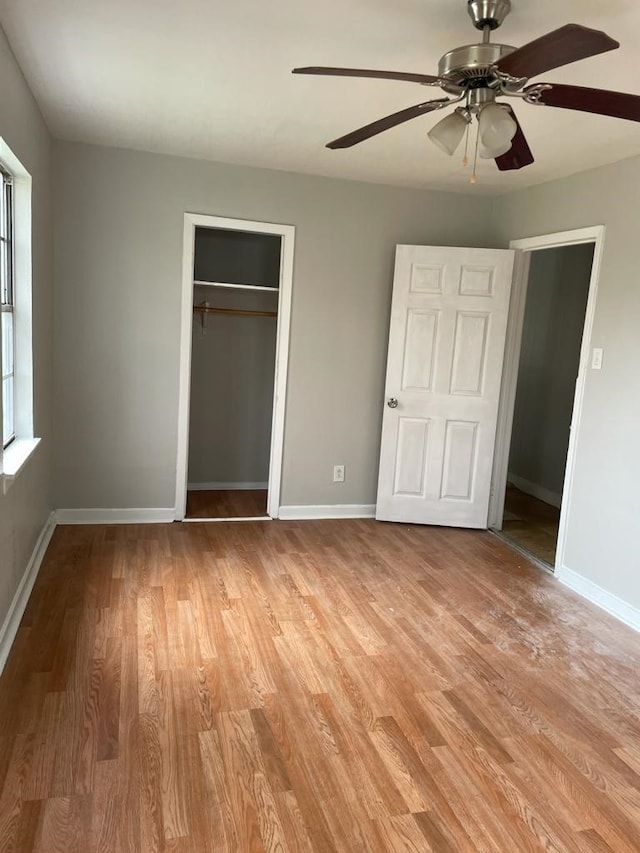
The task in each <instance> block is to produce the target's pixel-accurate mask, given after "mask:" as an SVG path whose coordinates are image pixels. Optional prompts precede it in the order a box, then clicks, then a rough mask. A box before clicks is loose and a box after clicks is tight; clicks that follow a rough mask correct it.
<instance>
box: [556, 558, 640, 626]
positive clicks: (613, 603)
mask: <svg viewBox="0 0 640 853" xmlns="http://www.w3.org/2000/svg"><path fill="white" fill-rule="evenodd" d="M556 577H557V578H558V580H559V581H560V583H562V584H564V585H565V586H568V587H569V589H572V590H573V591H574V592H577V593H578V595H581V596H582V597H583V598H586V599H587V600H588V601H590V602H592V604H597V605H598V607H601V608H602V609H603V610H606V611H607V613H610V614H611V616H615V617H616V619H619V620H620V621H621V622H624V623H625V625H629V627H630V628H634V629H635V630H636V631H640V610H638V609H637V608H635V607H632V605H631V604H628V603H627V602H626V601H623V600H622V599H621V598H618V596H617V595H614V594H613V593H611V592H607V590H606V589H602V587H601V586H598V584H595V583H593V581H590V580H588V579H587V578H585V577H583V575H579V574H578V573H577V572H574V571H573V570H572V569H568V568H567V567H566V566H561V567H560V568H559V569H556Z"/></svg>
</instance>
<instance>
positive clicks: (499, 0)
mask: <svg viewBox="0 0 640 853" xmlns="http://www.w3.org/2000/svg"><path fill="white" fill-rule="evenodd" d="M467 9H468V10H469V15H470V16H471V20H472V21H473V25H474V26H475V27H476V28H477V29H479V30H484V28H485V27H489V28H490V29H492V30H497V29H498V27H499V26H500V25H501V24H502V22H503V21H504V19H505V18H506V17H507V15H508V14H509V12H510V11H511V2H510V0H468V3H467Z"/></svg>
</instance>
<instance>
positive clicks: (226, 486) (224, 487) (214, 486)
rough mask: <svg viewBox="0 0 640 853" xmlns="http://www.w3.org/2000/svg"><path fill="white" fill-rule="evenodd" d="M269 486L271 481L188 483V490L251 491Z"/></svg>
mask: <svg viewBox="0 0 640 853" xmlns="http://www.w3.org/2000/svg"><path fill="white" fill-rule="evenodd" d="M268 487H269V483H187V491H188V492H237V491H249V492H251V491H257V490H258V489H260V490H261V491H262V490H263V489H267V488H268Z"/></svg>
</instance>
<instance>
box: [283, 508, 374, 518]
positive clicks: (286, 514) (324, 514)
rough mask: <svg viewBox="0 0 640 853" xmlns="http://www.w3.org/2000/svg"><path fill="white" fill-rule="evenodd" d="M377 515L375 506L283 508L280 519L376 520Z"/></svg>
mask: <svg viewBox="0 0 640 853" xmlns="http://www.w3.org/2000/svg"><path fill="white" fill-rule="evenodd" d="M375 514H376V507H375V504H331V505H329V506H281V507H280V511H279V513H278V518H280V519H282V520H283V521H305V520H309V519H316V518H375Z"/></svg>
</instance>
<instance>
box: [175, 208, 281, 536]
mask: <svg viewBox="0 0 640 853" xmlns="http://www.w3.org/2000/svg"><path fill="white" fill-rule="evenodd" d="M293 239H294V229H293V227H292V226H284V225H273V224H270V223H259V222H247V221H245V220H232V219H226V218H225V219H223V218H220V217H213V216H201V215H195V214H186V215H185V233H184V259H183V294H182V297H183V298H182V347H181V349H182V352H181V376H180V380H181V394H180V421H179V447H178V465H177V481H176V520H180V521H183V520H184V521H222V520H245V519H264V520H268V519H269V518H274V517H277V516H278V511H279V506H280V482H281V470H282V453H283V440H284V411H285V394H286V373H287V352H288V336H289V317H290V304H291V288H292V270H293Z"/></svg>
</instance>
